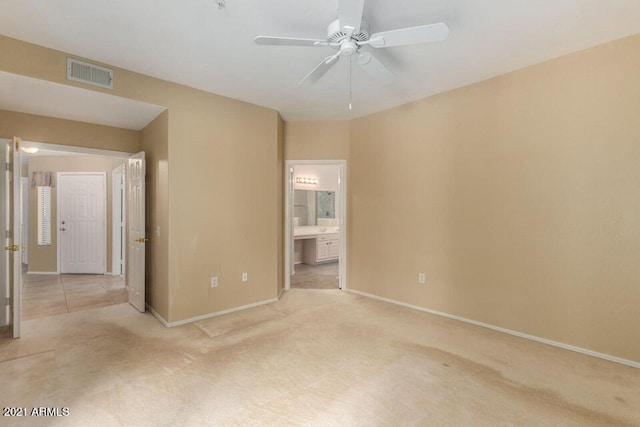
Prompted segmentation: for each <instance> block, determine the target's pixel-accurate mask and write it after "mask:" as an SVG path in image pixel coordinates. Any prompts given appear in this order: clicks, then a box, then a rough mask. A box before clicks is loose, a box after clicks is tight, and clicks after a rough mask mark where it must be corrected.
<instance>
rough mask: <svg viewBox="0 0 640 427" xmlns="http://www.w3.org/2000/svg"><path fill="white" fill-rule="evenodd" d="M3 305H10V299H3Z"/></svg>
mask: <svg viewBox="0 0 640 427" xmlns="http://www.w3.org/2000/svg"><path fill="white" fill-rule="evenodd" d="M4 303H5V305H11V297H4Z"/></svg>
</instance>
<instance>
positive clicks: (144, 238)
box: [136, 237, 149, 243]
mask: <svg viewBox="0 0 640 427" xmlns="http://www.w3.org/2000/svg"><path fill="white" fill-rule="evenodd" d="M148 241H149V239H147V238H146V237H139V238H137V239H136V242H138V243H146V242H148Z"/></svg>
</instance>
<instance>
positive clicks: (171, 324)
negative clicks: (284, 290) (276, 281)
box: [146, 298, 278, 328]
mask: <svg viewBox="0 0 640 427" xmlns="http://www.w3.org/2000/svg"><path fill="white" fill-rule="evenodd" d="M276 301H278V298H271V299H267V300H264V301H258V302H254V303H251V304H247V305H242V306H240V307H234V308H229V309H227V310H222V311H216V312H214V313H209V314H203V315H200V316H195V317H190V318H188V319H184V320H177V321H175V322H167V321H166V320H164V319H163V318H162V316H160V315H159V314H158V313H157V312H156V311H155V310H154V309H153V308H151V306H149V304H146V306H147V308H148V309H149V311H150V312H151V314H153V316H154V317H155V318H156V319H158V320H159V321H160V323H162V324H163V325H164V326H165V327H167V328H173V327H174V326H181V325H186V324H187V323H193V322H197V321H199V320H205V319H209V318H211V317H217V316H223V315H225V314H229V313H233V312H235V311H241V310H246V309H248V308H254V307H258V306H261V305H265V304H270V303H272V302H276Z"/></svg>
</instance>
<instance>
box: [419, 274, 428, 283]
mask: <svg viewBox="0 0 640 427" xmlns="http://www.w3.org/2000/svg"><path fill="white" fill-rule="evenodd" d="M418 283H420V284H421V285H424V284H425V283H427V276H425V275H424V273H419V274H418Z"/></svg>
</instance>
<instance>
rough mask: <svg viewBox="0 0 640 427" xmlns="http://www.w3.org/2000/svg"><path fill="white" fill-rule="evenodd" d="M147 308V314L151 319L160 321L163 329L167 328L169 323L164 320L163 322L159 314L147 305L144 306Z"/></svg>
mask: <svg viewBox="0 0 640 427" xmlns="http://www.w3.org/2000/svg"><path fill="white" fill-rule="evenodd" d="M144 305H145V306H146V307H147V310H149V312H150V313H151V314H152V315H153V317H155V318H156V319H158V320H159V321H160V323H162V325H163V326H164V327H165V328H169V327H170V326H169V322H167V321H166V320H164V318H163V317H162V316H160V314H158V312H157V311H155V310H154V309H153V307H151V306H150V305H149V304H148V303H145V304H144Z"/></svg>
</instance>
